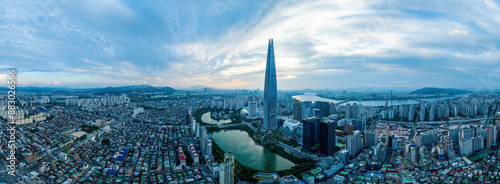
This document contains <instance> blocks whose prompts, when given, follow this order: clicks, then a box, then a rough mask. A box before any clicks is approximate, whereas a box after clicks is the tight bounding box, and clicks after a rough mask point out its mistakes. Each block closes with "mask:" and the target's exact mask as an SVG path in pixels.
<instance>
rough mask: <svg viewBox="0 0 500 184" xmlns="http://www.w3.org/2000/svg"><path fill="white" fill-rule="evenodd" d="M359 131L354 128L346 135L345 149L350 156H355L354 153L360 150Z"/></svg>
mask: <svg viewBox="0 0 500 184" xmlns="http://www.w3.org/2000/svg"><path fill="white" fill-rule="evenodd" d="M361 148H362V145H361V133H360V132H359V131H358V130H356V131H354V132H353V133H352V135H349V136H347V149H348V150H349V155H350V156H351V158H354V157H356V154H357V153H358V152H359V151H360V150H361Z"/></svg>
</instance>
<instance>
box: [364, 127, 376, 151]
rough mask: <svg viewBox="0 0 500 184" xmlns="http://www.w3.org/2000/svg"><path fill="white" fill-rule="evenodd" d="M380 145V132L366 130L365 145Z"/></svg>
mask: <svg viewBox="0 0 500 184" xmlns="http://www.w3.org/2000/svg"><path fill="white" fill-rule="evenodd" d="M377 143H378V130H375V131H373V132H370V131H368V130H365V145H366V146H367V147H370V146H375V145H377Z"/></svg>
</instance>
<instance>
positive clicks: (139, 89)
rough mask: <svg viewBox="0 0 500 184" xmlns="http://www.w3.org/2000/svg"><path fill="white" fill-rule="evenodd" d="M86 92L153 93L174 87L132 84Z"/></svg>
mask: <svg viewBox="0 0 500 184" xmlns="http://www.w3.org/2000/svg"><path fill="white" fill-rule="evenodd" d="M87 92H91V93H95V94H120V93H154V92H164V93H169V94H170V93H173V92H175V89H174V88H171V87H153V86H150V85H145V84H143V85H133V86H120V87H106V88H101V89H95V90H90V91H87Z"/></svg>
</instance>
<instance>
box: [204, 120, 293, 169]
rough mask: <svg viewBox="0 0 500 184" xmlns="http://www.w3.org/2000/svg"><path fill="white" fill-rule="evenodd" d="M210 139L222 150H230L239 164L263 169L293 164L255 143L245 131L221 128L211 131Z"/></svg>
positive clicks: (288, 167) (280, 167)
mask: <svg viewBox="0 0 500 184" xmlns="http://www.w3.org/2000/svg"><path fill="white" fill-rule="evenodd" d="M212 139H213V140H214V141H215V142H216V143H217V145H219V147H221V148H222V149H223V150H224V151H226V152H227V151H232V152H233V154H234V159H236V160H238V161H239V162H240V163H241V164H243V165H245V166H248V167H251V168H254V169H259V170H264V171H278V170H284V169H290V168H291V167H293V166H294V165H295V164H294V163H293V162H291V161H290V160H287V159H285V158H283V157H281V156H279V155H277V154H275V153H273V152H271V151H269V150H268V149H266V148H264V147H262V146H260V145H257V144H256V143H255V142H254V141H253V139H252V138H250V136H249V135H248V133H247V132H245V131H241V130H221V131H218V132H214V133H212Z"/></svg>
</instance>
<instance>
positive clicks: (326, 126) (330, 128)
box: [318, 120, 337, 155]
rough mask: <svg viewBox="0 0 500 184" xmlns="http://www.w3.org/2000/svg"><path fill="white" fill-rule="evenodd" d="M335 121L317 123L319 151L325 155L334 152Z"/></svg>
mask: <svg viewBox="0 0 500 184" xmlns="http://www.w3.org/2000/svg"><path fill="white" fill-rule="evenodd" d="M336 124H337V121H333V120H324V121H322V122H320V123H319V141H318V142H319V151H321V153H323V154H325V155H331V154H333V153H334V152H335V125H336Z"/></svg>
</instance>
